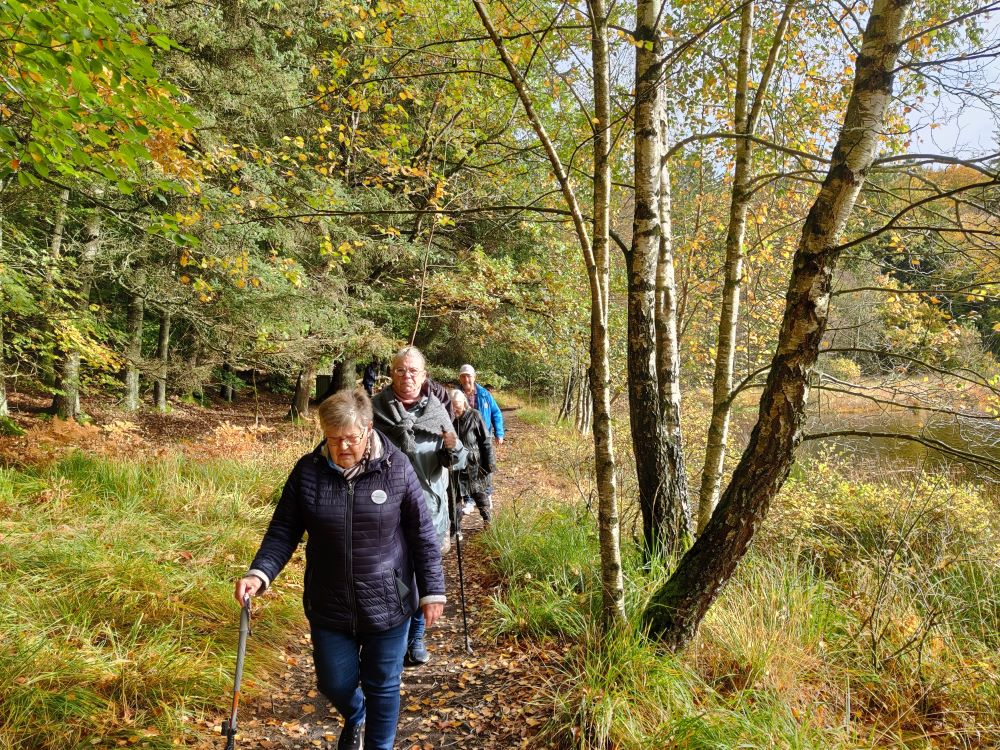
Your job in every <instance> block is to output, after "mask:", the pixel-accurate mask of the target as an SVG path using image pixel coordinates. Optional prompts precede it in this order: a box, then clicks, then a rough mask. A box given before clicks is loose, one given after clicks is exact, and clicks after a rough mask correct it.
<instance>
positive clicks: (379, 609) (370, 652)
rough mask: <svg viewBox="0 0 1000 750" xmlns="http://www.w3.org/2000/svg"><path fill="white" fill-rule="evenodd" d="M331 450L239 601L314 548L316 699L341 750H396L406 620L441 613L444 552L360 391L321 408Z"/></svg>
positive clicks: (325, 448)
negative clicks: (328, 707) (326, 703)
mask: <svg viewBox="0 0 1000 750" xmlns="http://www.w3.org/2000/svg"><path fill="white" fill-rule="evenodd" d="M319 420H320V425H321V426H322V428H323V433H324V435H325V440H324V441H323V443H322V444H320V445H319V446H318V447H317V448H316V449H315V450H314V451H313V452H312V453H309V454H307V455H305V456H303V457H302V458H301V459H299V461H298V463H296V465H295V468H294V469H293V470H292V473H291V476H289V478H288V481H287V482H286V483H285V487H284V490H283V491H282V493H281V498H280V500H279V501H278V505H277V507H276V508H275V510H274V515H273V517H272V519H271V524H270V526H269V527H268V529H267V533H266V534H265V535H264V539H263V541H262V542H261V545H260V549H259V550H258V551H257V555H256V556H255V557H254V560H253V563H252V564H251V566H250V570H249V572H248V573H247V574H246V576H244V577H243V578H241V579H240V580H239V581H238V582H237V583H236V590H235V592H234V593H235V596H236V600H237V601H238V602H240V603H241V604H242V602H243V598H244V596H247V595H249V596H256V595H257V594H259V593H260V592H261V591H263V590H264V589H266V588H267V587H268V586H270V585H271V582H272V581H274V579H275V577H276V576H277V575H278V573H280V572H281V569H282V568H284V566H285V564H286V563H287V562H288V560H289V559H290V558H291V556H292V553H293V552H294V551H295V548H296V547H297V546H298V545H299V542H301V541H302V536H303V534H304V533H305V532H308V533H309V538H308V541H307V543H306V554H305V559H306V571H305V586H304V589H303V592H302V603H303V606H304V607H305V612H306V617H307V618H308V620H309V625H310V630H311V633H312V644H313V661H314V662H315V665H316V680H317V683H318V687H319V689H320V692H322V693H323V695H325V696H326V697H327V698H329V700H330V702H331V703H333V705H334V706H335V707H336V709H337V710H338V711H339V712H340V714H341V716H343V718H344V728H343V730H342V731H341V734H340V739H339V740H338V744H337V748H338V750H362V742H363V743H364V750H391V748H392V746H393V742H394V741H395V737H396V725H397V722H398V721H399V703H400V683H401V675H402V672H403V659H404V655H405V654H406V648H407V634H408V632H409V628H410V618H411V616H412V615H413V613H414V612H416V611H417V610H418V609H419V610H420V611H422V613H423V616H424V619H425V620H426V623H427V625H432V624H433V623H434V621H435V620H437V619H438V618H439V617H440V616H441V614H442V612H443V610H444V603H445V586H444V571H443V569H442V567H441V553H440V544H439V540H438V535H437V532H436V531H435V529H434V524H433V520H432V517H431V514H430V512H429V511H428V508H427V503H426V501H425V500H424V492H423V490H422V488H421V485H420V480H419V479H418V478H417V475H416V473H415V471H414V469H413V466H412V465H411V464H410V461H409V459H408V458H407V457H406V456H405V455H404V454H403V453H402V452H401V451H400V450H399V449H397V448H396V447H395V446H394V445H393V444H392V442H391V441H390V440H389V439H388V438H387V437H386V436H385V435H384V434H382V433H380V432H379V431H378V430H376V429H374V427H373V415H372V405H371V401H370V400H369V399H368V396H367V394H366V393H365V392H364V391H363V390H361V389H356V390H353V391H352V390H344V391H340V392H338V393H336V394H334V395H333V396H331V397H330V398H328V399H326V400H325V401H324V402H323V403H322V404H321V405H320V407H319Z"/></svg>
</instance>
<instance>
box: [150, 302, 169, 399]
mask: <svg viewBox="0 0 1000 750" xmlns="http://www.w3.org/2000/svg"><path fill="white" fill-rule="evenodd" d="M170 317H171V316H170V311H169V310H161V311H160V334H159V336H158V337H157V340H156V361H157V364H158V366H157V375H156V380H155V381H153V406H155V407H156V409H157V410H158V411H159V412H160V413H161V414H165V413H166V411H167V364H168V362H169V359H170Z"/></svg>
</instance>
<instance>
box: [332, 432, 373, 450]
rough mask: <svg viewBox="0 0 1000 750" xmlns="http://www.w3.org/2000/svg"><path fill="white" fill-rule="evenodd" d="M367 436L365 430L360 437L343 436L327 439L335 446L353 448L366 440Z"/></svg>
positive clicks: (333, 436)
mask: <svg viewBox="0 0 1000 750" xmlns="http://www.w3.org/2000/svg"><path fill="white" fill-rule="evenodd" d="M367 434H368V431H367V430H365V431H364V432H362V433H361V434H360V435H341V436H335V435H327V436H326V439H327V441H328V442H330V443H332V444H333V445H346V446H349V447H351V448H353V447H354V446H356V445H358V444H359V443H360V442H361V441H362V440H364V439H365V436H366V435H367Z"/></svg>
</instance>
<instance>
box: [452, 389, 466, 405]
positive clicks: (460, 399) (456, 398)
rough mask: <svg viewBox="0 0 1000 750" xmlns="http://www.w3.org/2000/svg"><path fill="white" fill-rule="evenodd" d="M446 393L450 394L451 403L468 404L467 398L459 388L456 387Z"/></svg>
mask: <svg viewBox="0 0 1000 750" xmlns="http://www.w3.org/2000/svg"><path fill="white" fill-rule="evenodd" d="M448 395H450V396H451V403H453V404H465V405H466V406H468V405H469V399H467V398H466V397H465V394H464V393H462V392H461V391H460V390H458V388H456V389H454V390H453V391H452V392H451V393H450V394H448Z"/></svg>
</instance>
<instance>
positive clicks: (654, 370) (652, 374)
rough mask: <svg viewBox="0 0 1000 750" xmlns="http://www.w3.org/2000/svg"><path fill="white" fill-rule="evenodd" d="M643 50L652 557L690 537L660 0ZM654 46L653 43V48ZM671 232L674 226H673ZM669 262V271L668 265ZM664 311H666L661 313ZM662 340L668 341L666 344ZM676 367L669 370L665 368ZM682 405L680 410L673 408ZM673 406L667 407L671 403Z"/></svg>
mask: <svg viewBox="0 0 1000 750" xmlns="http://www.w3.org/2000/svg"><path fill="white" fill-rule="evenodd" d="M636 18H637V26H636V41H637V46H636V51H635V80H636V86H635V129H634V135H635V137H634V151H633V153H634V164H635V205H634V209H633V214H632V246H631V248H630V250H629V253H628V258H627V260H628V389H629V391H628V392H629V421H630V425H631V430H632V449H633V452H634V454H635V469H636V479H637V485H638V490H639V507H640V509H641V511H642V532H643V542H644V546H645V552H646V554H647V555H650V556H652V555H657V554H660V553H664V552H665V553H667V554H674V553H676V552H679V551H680V548H681V545H682V544H683V541H684V539H685V538H686V537H687V535H688V531H689V528H688V524H687V514H686V513H685V512H684V510H683V509H684V508H685V507H686V505H687V481H686V477H685V471H684V461H683V449H682V446H681V431H680V421H679V416H680V409H679V405H680V398H679V396H680V394H679V392H678V393H677V398H676V399H674V398H673V394H671V393H669V392H668V395H667V402H666V403H661V398H660V393H661V387H660V386H661V379H663V380H664V381H665V382H664V385H666V386H668V391H669V386H670V385H671V384H673V385H677V384H678V378H677V374H678V373H677V365H678V363H677V357H676V356H667V357H660V356H658V355H659V347H660V346H661V344H662V345H663V346H666V347H668V348H669V349H671V350H672V351H674V352H676V349H677V344H676V339H677V324H676V321H677V318H676V314H671V311H669V310H667V309H666V307H665V306H662V305H660V304H658V302H659V300H660V299H665V298H666V294H667V292H666V289H662V290H661V289H660V288H658V287H659V285H660V284H662V285H663V286H666V285H669V286H670V288H671V289H670V299H673V298H674V296H675V295H674V294H673V289H672V287H673V254H672V252H666V253H664V252H662V250H663V247H664V246H666V247H669V242H670V239H669V237H665V236H664V228H665V227H664V225H663V218H664V216H663V214H662V213H661V210H662V208H663V205H662V204H661V201H660V198H661V189H663V188H664V187H666V190H667V193H666V196H665V197H666V218H667V221H668V222H669V177H668V178H667V180H666V181H665V182H663V183H661V173H662V171H663V170H664V169H665V162H662V161H661V159H660V143H661V141H660V137H661V128H662V126H663V124H664V122H663V118H661V110H662V107H663V103H662V100H663V96H662V93H661V91H662V86H661V81H660V78H661V75H662V72H663V63H662V60H663V40H662V35H661V34H660V33H659V31H658V28H657V27H658V24H659V23H660V21H661V20H662V19H661V18H660V1H659V0H638V2H637V3H636ZM647 45H648V46H647ZM666 228H667V230H668V231H669V225H668V226H667V227H666ZM667 264H669V267H670V268H669V272H668V271H667V268H666V265H667ZM661 313H663V314H665V315H661ZM661 339H662V341H661ZM661 360H663V361H662V364H664V365H665V366H666V367H667V368H668V369H666V370H663V371H661V370H660V365H661ZM674 405H676V406H677V408H676V409H674V408H672V407H673V406H674ZM664 407H666V408H664Z"/></svg>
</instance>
